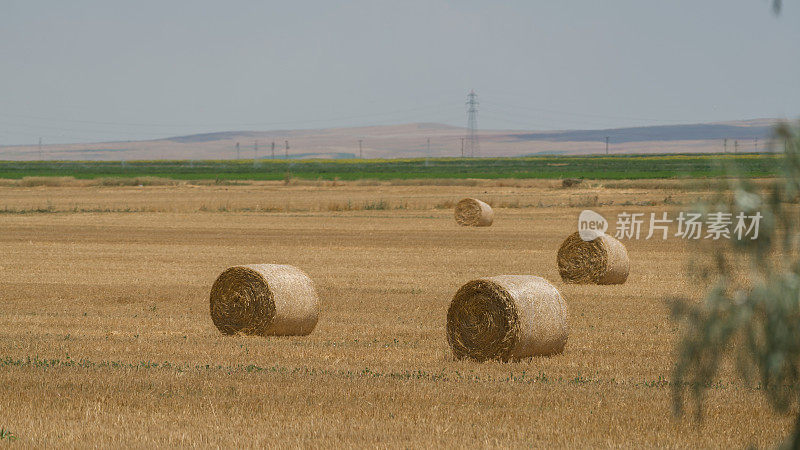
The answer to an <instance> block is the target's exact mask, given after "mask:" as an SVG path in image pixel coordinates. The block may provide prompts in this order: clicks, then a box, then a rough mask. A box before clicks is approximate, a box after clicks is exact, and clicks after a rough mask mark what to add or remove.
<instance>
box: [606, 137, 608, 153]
mask: <svg viewBox="0 0 800 450" xmlns="http://www.w3.org/2000/svg"><path fill="white" fill-rule="evenodd" d="M607 154H608V136H606V155H607Z"/></svg>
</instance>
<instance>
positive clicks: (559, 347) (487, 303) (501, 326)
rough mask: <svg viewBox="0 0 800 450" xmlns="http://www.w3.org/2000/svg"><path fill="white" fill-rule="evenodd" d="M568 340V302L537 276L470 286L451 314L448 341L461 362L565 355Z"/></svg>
mask: <svg viewBox="0 0 800 450" xmlns="http://www.w3.org/2000/svg"><path fill="white" fill-rule="evenodd" d="M568 335H569V327H568V326H567V305H566V303H565V302H564V299H563V298H561V294H559V292H558V290H557V289H556V288H555V287H554V286H553V285H552V284H550V283H549V282H548V281H547V280H545V279H544V278H541V277H535V276H533V275H500V276H496V277H489V278H479V279H477V280H473V281H470V282H469V283H467V284H465V285H464V286H462V287H461V289H459V290H458V292H456V295H455V296H454V297H453V301H452V302H451V303H450V308H449V309H448V310H447V342H448V343H449V344H450V348H451V349H452V350H453V354H454V355H455V356H456V358H459V359H461V358H471V359H474V360H477V361H486V360H492V359H494V360H501V361H509V360H518V359H523V358H529V357H532V356H546V355H554V354H557V353H561V352H562V351H564V346H565V345H566V344H567V336H568Z"/></svg>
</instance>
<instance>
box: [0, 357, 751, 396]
mask: <svg viewBox="0 0 800 450" xmlns="http://www.w3.org/2000/svg"><path fill="white" fill-rule="evenodd" d="M0 368H23V369H41V370H50V369H69V368H79V369H90V370H103V369H106V370H107V369H111V370H135V371H140V370H147V371H149V370H166V371H172V372H181V373H183V372H195V373H197V372H224V373H227V374H234V373H239V374H241V373H244V374H274V375H291V376H303V377H309V376H332V377H337V378H347V379H358V378H376V379H390V380H396V381H411V380H419V381H434V382H472V383H520V384H545V385H588V384H593V385H599V384H607V385H612V386H623V385H624V386H634V387H647V388H667V387H670V386H671V385H672V383H671V382H670V381H669V380H667V378H666V377H664V376H659V377H658V379H656V380H644V381H623V380H617V379H615V378H610V379H603V378H599V377H598V376H597V374H596V373H595V374H584V373H581V372H578V373H576V374H575V375H574V376H567V377H565V376H562V375H558V376H551V375H547V374H546V373H545V372H542V371H536V372H528V371H526V370H521V371H518V372H514V371H510V372H507V373H505V374H503V375H499V376H495V375H492V374H483V373H478V372H475V371H472V370H469V371H466V372H461V371H458V370H447V369H444V368H443V369H441V370H439V371H429V370H423V369H409V370H401V371H382V370H376V369H370V368H369V367H365V368H363V369H360V370H358V369H356V370H353V369H323V368H316V367H305V366H302V367H287V366H281V365H272V366H260V365H257V364H234V365H223V364H186V363H184V364H180V363H172V362H170V361H163V362H157V361H138V362H121V361H105V360H104V361H92V360H89V359H86V358H81V359H73V358H71V357H70V356H66V357H65V358H64V359H61V358H40V357H38V356H33V357H31V356H26V357H24V358H13V357H10V356H2V357H0ZM703 387H704V388H707V389H736V388H744V389H749V390H758V389H760V386H757V385H756V386H747V385H737V384H734V383H732V382H729V381H721V380H714V381H709V382H707V383H704V385H703Z"/></svg>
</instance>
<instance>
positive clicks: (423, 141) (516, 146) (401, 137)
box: [0, 119, 778, 160]
mask: <svg viewBox="0 0 800 450" xmlns="http://www.w3.org/2000/svg"><path fill="white" fill-rule="evenodd" d="M777 122H778V120H777V119H755V120H746V121H739V122H726V123H708V124H686V125H662V126H647V127H628V128H615V129H607V130H557V131H533V130H480V133H479V138H480V152H479V154H478V155H475V156H524V155H588V154H598V153H604V152H605V139H606V136H608V138H609V151H610V153H614V154H619V153H709V152H722V151H723V150H724V149H725V146H724V140H725V139H727V140H728V144H727V150H728V151H731V152H732V151H734V149H738V150H739V151H741V152H752V151H764V150H767V149H768V147H767V145H768V144H769V140H770V136H771V129H772V127H773V126H774V125H775V124H776V123H777ZM465 134H466V130H465V129H464V128H461V127H454V126H450V125H443V124H437V123H412V124H403V125H386V126H370V127H350V128H329V129H315V130H271V131H255V130H243V131H221V132H214V133H203V134H194V135H188V136H175V137H165V138H163V139H156V140H145V141H126V142H98V143H86V144H63V145H55V144H54V145H46V146H45V147H44V148H43V152H42V153H43V154H44V157H45V159H61V160H155V159H234V158H236V157H237V153H236V144H237V143H239V154H238V157H239V158H242V159H252V158H253V157H258V158H272V157H275V158H287V157H288V158H291V159H297V158H322V159H325V158H328V159H333V158H354V157H358V156H359V147H358V141H359V140H361V141H362V150H363V156H364V157H365V158H411V157H425V156H431V157H438V156H461V148H462V147H461V145H462V138H464V136H465ZM428 140H430V151H429V150H428ZM285 141H289V152H288V156H287V152H286V150H285V148H284V145H285V143H284V142H285ZM273 143H274V156H273ZM467 156H469V155H467ZM0 159H3V160H33V159H39V148H38V146H34V145H31V146H4V147H0Z"/></svg>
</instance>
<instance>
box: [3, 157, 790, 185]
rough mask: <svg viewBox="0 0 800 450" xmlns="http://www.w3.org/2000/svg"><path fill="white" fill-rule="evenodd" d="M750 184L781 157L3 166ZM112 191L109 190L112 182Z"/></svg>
mask: <svg viewBox="0 0 800 450" xmlns="http://www.w3.org/2000/svg"><path fill="white" fill-rule="evenodd" d="M734 161H735V162H736V167H737V168H738V169H739V170H740V171H741V172H740V175H741V176H745V177H763V176H770V175H772V174H774V173H775V172H776V169H777V165H778V161H779V159H778V157H777V155H776V154H771V153H767V154H765V153H760V154H755V153H754V154H738V155H731V154H702V155H693V154H669V155H618V156H540V157H525V158H418V159H348V160H259V161H256V162H255V163H254V161H253V160H232V161H223V160H220V161H210V160H207V161H166V160H164V161H0V178H6V179H20V178H24V177H67V176H71V177H75V178H78V179H97V178H107V179H114V178H126V179H129V178H137V177H139V178H143V177H155V178H166V179H173V180H216V181H217V182H220V181H236V180H291V179H292V178H297V179H306V180H364V179H371V180H398V179H400V180H402V179H465V178H478V179H500V178H507V179H531V178H551V179H557V178H584V179H598V180H621V179H652V178H681V177H685V178H709V177H724V176H727V175H728V172H727V171H726V167H728V166H729V165H730V164H731V163H732V162H734ZM109 183H111V182H109Z"/></svg>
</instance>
